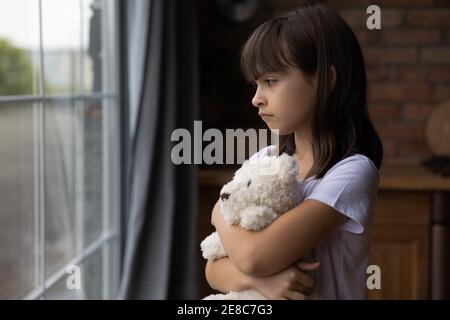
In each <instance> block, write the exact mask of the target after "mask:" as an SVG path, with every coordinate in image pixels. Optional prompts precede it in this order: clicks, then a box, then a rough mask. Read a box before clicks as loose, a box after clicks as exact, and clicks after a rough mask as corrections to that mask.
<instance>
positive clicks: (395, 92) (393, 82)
mask: <svg viewBox="0 0 450 320" xmlns="http://www.w3.org/2000/svg"><path fill="white" fill-rule="evenodd" d="M302 2H303V1H295V0H269V1H268V7H267V9H266V10H268V12H269V15H278V14H280V13H282V12H283V11H285V10H289V9H290V8H292V7H295V6H296V5H298V4H301V3H302ZM322 2H324V3H327V4H329V5H330V6H332V7H333V8H335V9H336V10H337V11H338V12H339V13H340V14H341V16H342V17H343V18H344V19H345V20H346V21H347V23H348V24H349V25H350V27H351V28H352V29H353V30H354V32H355V34H356V36H357V38H358V39H359V41H360V44H361V47H362V49H363V52H364V57H365V60H366V67H367V76H368V83H369V112H370V114H371V117H372V120H373V122H374V125H375V126H376V128H377V130H378V132H379V134H380V136H381V139H382V140H383V145H384V150H385V159H384V160H385V162H415V161H420V160H421V159H424V158H427V157H429V156H431V151H430V150H429V148H428V144H427V141H426V135H425V127H426V121H427V117H428V116H429V115H430V112H431V111H432V110H433V108H436V107H437V106H438V105H440V104H441V103H442V102H444V101H446V100H450V0H448V1H444V0H412V1H411V0H390V1H388V0H386V1H375V0H373V1H367V0H363V1H361V0H341V1H340V0H328V1H322ZM310 3H311V1H310ZM371 4H377V5H379V6H380V8H381V30H368V29H367V28H366V18H367V17H368V15H367V14H366V8H367V6H368V5H371ZM449 138H450V137H449Z"/></svg>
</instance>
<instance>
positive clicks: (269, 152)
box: [249, 145, 276, 160]
mask: <svg viewBox="0 0 450 320" xmlns="http://www.w3.org/2000/svg"><path fill="white" fill-rule="evenodd" d="M275 150H276V146H275V145H271V146H267V147H264V148H261V150H259V151H258V152H255V153H254V154H253V155H252V156H251V157H250V159H249V160H254V159H257V158H259V157H262V156H267V155H273V152H275Z"/></svg>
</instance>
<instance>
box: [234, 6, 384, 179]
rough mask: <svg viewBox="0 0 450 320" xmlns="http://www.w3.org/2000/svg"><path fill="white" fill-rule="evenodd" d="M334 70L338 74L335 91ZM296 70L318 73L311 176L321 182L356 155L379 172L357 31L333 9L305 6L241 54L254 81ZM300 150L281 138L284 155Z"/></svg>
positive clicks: (261, 32) (378, 146) (264, 30)
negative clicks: (367, 161) (329, 170)
mask: <svg viewBox="0 0 450 320" xmlns="http://www.w3.org/2000/svg"><path fill="white" fill-rule="evenodd" d="M331 65H333V66H334V67H335V70H336V82H335V86H334V88H333V86H332V71H331ZM289 66H293V67H296V68H298V69H300V70H301V71H302V72H303V73H304V74H306V75H314V74H315V73H316V72H317V77H318V82H317V94H316V100H315V103H316V105H315V107H314V111H313V116H312V136H313V139H312V140H313V155H314V164H313V166H312V168H311V170H310V171H309V172H308V174H307V177H310V176H316V178H321V177H323V175H325V173H326V172H327V171H328V169H330V168H331V167H332V166H333V165H334V164H336V163H337V162H338V161H340V160H342V159H344V158H346V157H348V156H350V155H351V154H354V153H360V154H363V155H365V156H367V157H368V158H370V159H371V160H372V161H373V163H374V164H375V165H376V167H377V168H378V169H379V168H380V166H381V161H382V158H383V147H382V143H381V140H380V138H379V136H378V134H377V132H376V131H375V128H374V126H373V125H372V123H371V120H370V117H369V113H368V110H367V92H366V90H367V88H366V71H365V65H364V58H363V55H362V52H361V48H360V46H359V43H358V40H357V39H356V37H355V35H354V33H353V31H352V30H351V29H350V27H349V26H348V25H347V24H346V23H345V21H344V20H343V19H342V18H341V17H340V16H339V15H338V14H337V13H336V12H335V11H333V10H332V9H330V8H328V7H326V6H324V5H321V4H318V5H313V6H305V7H300V8H298V9H296V10H294V11H291V12H289V13H287V14H285V15H283V16H281V17H277V18H274V19H272V20H269V21H267V22H265V23H263V24H262V25H261V26H259V27H258V28H257V29H256V30H255V31H254V32H253V34H252V35H251V36H250V37H249V39H248V40H247V41H246V43H245V44H244V46H243V48H242V52H241V69H242V72H243V74H244V76H245V78H246V79H247V80H248V81H254V80H255V79H258V78H259V77H260V76H262V75H264V74H265V73H268V72H280V71H284V70H285V69H286V68H287V67H289ZM294 150H295V142H294V135H293V133H291V134H289V135H285V136H280V148H279V154H281V153H283V152H286V153H288V154H291V155H292V153H293V152H294Z"/></svg>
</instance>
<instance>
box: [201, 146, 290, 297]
mask: <svg viewBox="0 0 450 320" xmlns="http://www.w3.org/2000/svg"><path fill="white" fill-rule="evenodd" d="M298 172H299V169H298V165H297V161H295V159H294V158H293V157H291V156H289V155H287V154H285V153H283V154H282V155H280V156H262V157H259V158H252V159H250V160H247V161H245V162H244V163H243V165H242V167H241V168H239V169H238V170H237V171H236V172H235V174H234V177H233V180H232V181H230V182H229V183H227V184H226V185H224V186H223V188H222V190H221V191H220V202H219V204H220V210H221V212H222V215H223V217H224V220H225V221H226V222H227V223H229V224H236V225H240V226H241V227H242V228H244V229H246V230H252V231H258V230H261V229H263V228H265V227H267V226H268V225H269V224H271V223H272V222H273V221H274V220H275V219H276V218H277V217H279V216H280V215H281V214H283V213H285V212H286V211H289V210H290V209H292V208H293V207H295V206H296V205H297V204H298V202H299V201H298V182H297V176H298ZM200 246H201V249H202V253H203V257H204V258H205V259H212V260H215V259H219V258H222V257H226V256H227V253H226V252H225V249H224V248H223V246H222V243H221V241H220V239H219V236H218V234H217V232H213V233H212V234H211V235H209V236H208V237H206V238H205V239H204V240H203V241H202V243H201V244H200ZM204 299H205V300H260V299H266V298H265V297H264V296H263V295H261V294H260V293H258V292H257V291H255V290H246V291H242V292H233V291H232V292H230V293H227V294H214V295H210V296H208V297H206V298H204Z"/></svg>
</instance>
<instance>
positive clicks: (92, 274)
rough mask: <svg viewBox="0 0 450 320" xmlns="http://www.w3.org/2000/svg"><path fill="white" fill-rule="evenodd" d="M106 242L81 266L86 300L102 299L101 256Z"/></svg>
mask: <svg viewBox="0 0 450 320" xmlns="http://www.w3.org/2000/svg"><path fill="white" fill-rule="evenodd" d="M104 250H107V248H106V244H104V245H103V246H102V247H101V248H100V249H98V250H96V251H95V252H93V253H92V254H91V255H90V256H89V257H87V258H86V261H85V262H84V264H83V266H84V268H83V275H84V277H83V288H84V294H85V298H86V299H88V300H101V299H103V257H104V253H103V252H104Z"/></svg>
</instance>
